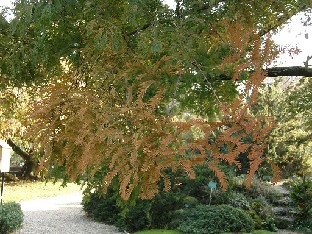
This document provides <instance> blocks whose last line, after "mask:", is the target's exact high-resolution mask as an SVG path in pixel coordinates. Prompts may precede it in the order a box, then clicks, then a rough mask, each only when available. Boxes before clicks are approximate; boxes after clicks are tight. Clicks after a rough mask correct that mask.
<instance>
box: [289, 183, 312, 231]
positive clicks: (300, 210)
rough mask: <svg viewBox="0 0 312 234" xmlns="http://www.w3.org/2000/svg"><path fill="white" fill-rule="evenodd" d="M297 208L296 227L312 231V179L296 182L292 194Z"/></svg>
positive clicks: (292, 199)
mask: <svg viewBox="0 0 312 234" xmlns="http://www.w3.org/2000/svg"><path fill="white" fill-rule="evenodd" d="M290 197H291V201H292V205H293V206H294V208H295V225H296V227H298V228H307V229H310V230H311V231H312V179H306V180H303V181H298V180H297V181H294V182H293V183H292V186H291V193H290Z"/></svg>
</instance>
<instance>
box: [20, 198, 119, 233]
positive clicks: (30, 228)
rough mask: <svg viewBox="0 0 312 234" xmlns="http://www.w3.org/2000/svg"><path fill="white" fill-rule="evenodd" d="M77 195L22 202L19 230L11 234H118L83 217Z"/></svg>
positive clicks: (106, 226)
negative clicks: (20, 226)
mask: <svg viewBox="0 0 312 234" xmlns="http://www.w3.org/2000/svg"><path fill="white" fill-rule="evenodd" d="M81 199H82V194H81V193H75V194H69V195H60V196H57V197H51V198H44V199H36V200H31V201H22V202H20V203H21V206H22V210H23V213H24V223H23V227H22V228H21V229H20V230H18V231H16V232H14V234H19V233H22V234H26V233H27V234H50V233H53V234H71V233H74V234H101V233H105V234H121V233H124V232H118V230H117V229H116V228H115V227H113V226H109V225H106V224H103V223H98V222H95V221H93V220H91V219H90V218H88V217H86V216H85V213H84V211H83V210H82V206H81V204H80V203H81Z"/></svg>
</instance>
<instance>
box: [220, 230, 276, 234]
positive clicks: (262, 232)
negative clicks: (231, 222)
mask: <svg viewBox="0 0 312 234" xmlns="http://www.w3.org/2000/svg"><path fill="white" fill-rule="evenodd" d="M276 233H277V232H270V231H266V230H255V231H253V232H252V233H245V232H244V233H242V234H276ZM223 234H232V232H224V233H223ZM235 234H236V233H235Z"/></svg>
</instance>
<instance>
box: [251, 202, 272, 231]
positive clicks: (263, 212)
mask: <svg viewBox="0 0 312 234" xmlns="http://www.w3.org/2000/svg"><path fill="white" fill-rule="evenodd" d="M250 208H251V211H250V212H248V213H249V214H250V215H251V217H252V218H253V220H254V222H255V227H256V229H260V228H263V229H266V230H269V231H276V230H277V228H276V226H275V221H274V217H273V210H272V206H271V205H270V204H269V203H268V202H267V201H266V199H265V198H264V197H258V198H256V199H253V200H252V201H250Z"/></svg>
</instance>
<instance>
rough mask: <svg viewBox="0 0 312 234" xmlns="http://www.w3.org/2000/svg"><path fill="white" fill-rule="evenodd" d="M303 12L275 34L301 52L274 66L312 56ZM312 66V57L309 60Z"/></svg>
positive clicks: (7, 0) (2, 2)
mask: <svg viewBox="0 0 312 234" xmlns="http://www.w3.org/2000/svg"><path fill="white" fill-rule="evenodd" d="M11 2H12V0H0V7H1V6H12V5H11ZM163 2H164V3H166V4H167V5H169V6H170V7H171V8H173V9H174V8H175V2H174V0H163ZM310 14H311V18H312V13H310ZM302 17H303V14H299V15H296V16H294V17H292V18H291V20H289V23H288V24H287V25H286V26H284V28H283V29H282V30H280V31H279V32H278V33H277V34H276V35H274V36H273V39H274V41H275V42H276V43H277V44H278V45H279V46H280V47H282V48H284V47H289V48H296V47H298V48H299V49H300V50H301V52H300V53H299V54H298V55H293V56H289V54H288V53H285V54H281V55H280V56H279V58H278V59H277V60H276V61H275V62H274V64H272V65H273V66H304V62H305V61H306V60H307V56H312V20H311V21H310V23H311V25H309V26H303V23H301V21H300V19H301V18H302ZM309 65H310V66H312V59H311V60H310V62H309Z"/></svg>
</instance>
